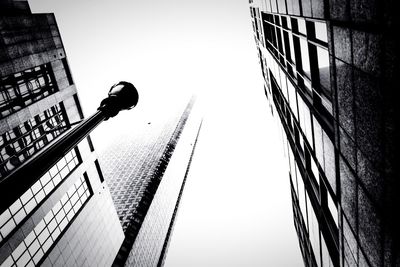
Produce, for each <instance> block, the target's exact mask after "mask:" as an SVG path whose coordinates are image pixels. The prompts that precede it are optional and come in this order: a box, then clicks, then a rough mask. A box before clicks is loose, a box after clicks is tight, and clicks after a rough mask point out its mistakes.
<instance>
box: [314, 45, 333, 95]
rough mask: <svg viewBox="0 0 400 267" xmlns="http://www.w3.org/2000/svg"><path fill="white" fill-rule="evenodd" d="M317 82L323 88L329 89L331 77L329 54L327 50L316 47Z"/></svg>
mask: <svg viewBox="0 0 400 267" xmlns="http://www.w3.org/2000/svg"><path fill="white" fill-rule="evenodd" d="M317 57H318V70H319V83H320V85H321V86H322V87H323V88H324V89H327V90H329V91H330V88H331V77H330V71H329V54H328V50H326V49H323V48H321V47H317Z"/></svg>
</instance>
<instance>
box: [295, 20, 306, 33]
mask: <svg viewBox="0 0 400 267" xmlns="http://www.w3.org/2000/svg"><path fill="white" fill-rule="evenodd" d="M297 26H298V30H299V33H301V34H304V35H307V28H306V21H305V20H304V19H297Z"/></svg>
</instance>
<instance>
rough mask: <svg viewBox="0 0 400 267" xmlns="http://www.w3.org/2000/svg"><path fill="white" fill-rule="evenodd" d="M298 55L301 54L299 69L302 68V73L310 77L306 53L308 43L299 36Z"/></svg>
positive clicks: (307, 54)
mask: <svg viewBox="0 0 400 267" xmlns="http://www.w3.org/2000/svg"><path fill="white" fill-rule="evenodd" d="M300 56H301V69H302V70H303V74H305V75H307V77H309V78H310V77H311V69H310V56H309V53H308V43H307V41H306V40H305V39H303V38H300Z"/></svg>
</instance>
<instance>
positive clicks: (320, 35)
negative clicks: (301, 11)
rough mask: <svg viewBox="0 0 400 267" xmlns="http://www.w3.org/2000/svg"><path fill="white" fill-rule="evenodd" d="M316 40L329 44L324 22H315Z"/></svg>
mask: <svg viewBox="0 0 400 267" xmlns="http://www.w3.org/2000/svg"><path fill="white" fill-rule="evenodd" d="M314 27H315V38H316V39H317V40H320V41H322V42H325V43H327V42H328V34H327V32H326V24H325V23H323V22H314Z"/></svg>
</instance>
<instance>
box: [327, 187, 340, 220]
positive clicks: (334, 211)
mask: <svg viewBox="0 0 400 267" xmlns="http://www.w3.org/2000/svg"><path fill="white" fill-rule="evenodd" d="M328 208H329V211H330V213H331V214H332V218H333V220H334V222H335V224H336V227H337V226H338V216H339V215H338V210H337V208H336V205H335V202H334V201H333V199H332V196H331V194H330V193H329V192H328Z"/></svg>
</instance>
